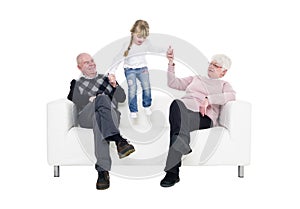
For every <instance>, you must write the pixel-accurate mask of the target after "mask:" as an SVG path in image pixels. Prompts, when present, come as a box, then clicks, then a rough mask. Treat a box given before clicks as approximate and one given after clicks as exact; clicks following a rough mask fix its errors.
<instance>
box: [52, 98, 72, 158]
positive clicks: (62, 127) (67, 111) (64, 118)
mask: <svg viewBox="0 0 300 209" xmlns="http://www.w3.org/2000/svg"><path fill="white" fill-rule="evenodd" d="M76 117H77V110H76V106H75V105H74V103H73V102H71V101H69V100H68V99H58V100H55V101H53V102H49V103H48V104H47V148H48V162H49V164H51V162H52V161H53V156H56V155H55V152H56V153H57V152H59V151H60V148H61V147H62V146H63V144H64V138H65V136H66V134H67V132H68V131H69V130H70V129H71V128H72V127H74V126H75V125H76V123H77V119H76ZM50 156H51V157H50ZM50 158H51V159H50ZM50 161H51V162H50Z"/></svg>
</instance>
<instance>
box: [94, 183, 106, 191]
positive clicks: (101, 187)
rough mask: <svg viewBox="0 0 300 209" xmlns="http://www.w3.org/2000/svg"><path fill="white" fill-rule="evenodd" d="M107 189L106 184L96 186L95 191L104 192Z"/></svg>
mask: <svg viewBox="0 0 300 209" xmlns="http://www.w3.org/2000/svg"><path fill="white" fill-rule="evenodd" d="M108 188H109V184H106V185H99V184H96V189H97V190H105V189H108Z"/></svg>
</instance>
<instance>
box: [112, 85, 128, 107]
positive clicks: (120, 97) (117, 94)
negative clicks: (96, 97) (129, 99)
mask: <svg viewBox="0 0 300 209" xmlns="http://www.w3.org/2000/svg"><path fill="white" fill-rule="evenodd" d="M113 98H115V99H116V101H117V102H121V103H122V102H124V101H125V99H126V94H125V91H124V89H123V88H122V87H121V86H119V84H118V83H117V87H116V88H115V91H114V93H113Z"/></svg>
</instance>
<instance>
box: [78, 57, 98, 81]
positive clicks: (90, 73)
mask: <svg viewBox="0 0 300 209" xmlns="http://www.w3.org/2000/svg"><path fill="white" fill-rule="evenodd" d="M78 68H79V70H80V71H81V72H82V74H83V75H85V76H87V77H90V78H94V77H95V76H96V75H97V70H96V64H95V62H94V59H93V58H92V57H91V56H90V55H89V54H82V55H81V56H80V59H79V63H78Z"/></svg>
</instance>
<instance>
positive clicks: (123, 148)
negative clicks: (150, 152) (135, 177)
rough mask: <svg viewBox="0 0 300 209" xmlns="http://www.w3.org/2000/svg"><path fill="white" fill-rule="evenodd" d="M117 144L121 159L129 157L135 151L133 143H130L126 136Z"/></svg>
mask: <svg viewBox="0 0 300 209" xmlns="http://www.w3.org/2000/svg"><path fill="white" fill-rule="evenodd" d="M116 145H117V150H118V155H119V158H120V159H122V158H124V157H127V156H128V155H130V154H131V153H133V152H134V151H135V149H134V147H133V146H132V145H131V144H128V142H127V140H126V139H124V138H122V139H120V140H119V141H118V142H116Z"/></svg>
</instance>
